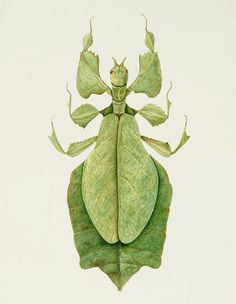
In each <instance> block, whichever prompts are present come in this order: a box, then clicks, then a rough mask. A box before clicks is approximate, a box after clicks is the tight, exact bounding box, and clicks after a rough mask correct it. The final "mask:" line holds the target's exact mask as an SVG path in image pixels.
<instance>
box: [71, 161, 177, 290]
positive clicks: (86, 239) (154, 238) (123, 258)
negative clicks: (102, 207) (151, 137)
mask: <svg viewBox="0 0 236 304" xmlns="http://www.w3.org/2000/svg"><path fill="white" fill-rule="evenodd" d="M153 162H154V164H155V166H156V168H157V172H158V176H159V191H158V196H157V200H156V205H155V209H154V211H153V214H152V216H151V218H150V220H149V222H148V224H147V225H146V227H145V229H144V230H143V232H142V233H141V234H140V235H139V236H138V238H137V239H136V240H135V241H134V242H132V243H130V244H128V245H125V244H122V243H121V242H117V243H116V244H108V243H107V242H106V241H104V239H103V238H102V237H101V236H100V234H99V233H98V232H97V230H96V229H95V227H94V225H93V223H92V221H91V219H90V217H89V215H88V213H87V210H86V208H85V205H84V202H83V197H82V175H83V164H81V165H80V166H79V167H78V168H76V169H75V170H74V171H73V172H72V175H71V179H70V185H69V187H68V192H67V193H68V194H67V198H68V207H69V211H70V218H71V223H72V227H73V231H74V242H75V246H76V248H77V251H78V253H79V255H80V265H81V267H82V268H84V269H88V268H92V267H99V268H100V269H101V270H102V271H103V272H104V273H105V274H107V275H108V277H109V278H110V279H111V280H112V282H113V283H114V284H115V285H116V286H117V288H118V289H119V290H121V289H122V287H123V286H124V285H125V283H126V282H127V281H128V280H129V279H130V278H131V277H132V276H133V275H134V274H135V273H136V272H137V271H139V269H140V268H141V267H142V266H149V267H152V268H159V267H160V265H161V256H162V252H163V246H164V242H165V238H166V225H167V219H168V214H169V207H170V203H171V197H172V187H171V185H170V182H169V179H168V176H167V174H166V171H165V169H164V168H163V167H162V166H161V165H160V164H159V163H158V162H156V161H155V160H153Z"/></svg>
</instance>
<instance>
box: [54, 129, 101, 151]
mask: <svg viewBox="0 0 236 304" xmlns="http://www.w3.org/2000/svg"><path fill="white" fill-rule="evenodd" d="M51 124H52V134H51V135H50V136H48V137H49V139H50V141H51V143H52V144H53V146H54V147H55V148H56V149H57V150H58V151H59V152H61V153H63V154H66V155H68V156H71V157H74V156H77V155H79V154H80V153H82V152H83V151H84V150H86V149H87V148H89V147H90V146H91V145H92V144H93V143H95V142H96V140H97V137H96V136H95V137H90V138H88V139H85V140H83V141H78V142H76V143H72V144H70V146H69V148H68V150H67V152H66V151H65V150H64V149H63V148H62V146H61V144H60V143H59V141H58V138H57V135H56V132H55V129H54V125H53V123H51Z"/></svg>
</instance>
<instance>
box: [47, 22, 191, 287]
mask: <svg viewBox="0 0 236 304" xmlns="http://www.w3.org/2000/svg"><path fill="white" fill-rule="evenodd" d="M145 20H146V27H145V30H146V38H145V43H146V46H147V48H148V51H147V52H146V53H145V54H143V55H140V57H139V72H138V75H137V77H136V79H135V80H134V82H133V83H132V84H131V85H130V86H127V82H128V70H127V68H126V67H125V65H124V62H125V59H124V60H123V61H122V62H121V63H120V64H118V63H117V62H116V60H115V59H114V58H113V61H114V65H113V67H112V68H111V70H110V80H111V88H110V87H109V86H108V85H107V84H106V83H105V82H104V81H103V80H102V79H101V76H100V74H99V57H98V55H95V54H94V53H93V52H91V51H90V50H88V49H89V48H90V47H91V45H92V43H93V36H92V25H91V20H90V32H89V33H88V34H86V35H85V36H84V38H83V50H82V52H81V54H80V61H79V66H78V71H77V80H76V84H77V89H78V92H79V94H80V96H82V97H83V98H88V97H90V95H92V94H103V93H105V92H106V93H108V94H109V95H110V96H111V98H112V102H111V104H110V105H109V106H108V107H106V108H103V109H102V110H98V109H96V108H95V107H94V106H93V105H90V104H84V105H82V106H80V107H78V108H77V109H75V110H72V109H71V107H72V106H71V103H72V96H71V93H70V92H69V90H68V89H67V91H68V93H69V115H70V117H71V119H72V121H73V122H74V123H75V124H78V125H79V126H80V127H83V128H85V127H86V126H87V125H88V124H89V123H90V122H91V121H92V120H93V119H94V118H95V117H97V115H100V114H101V115H102V116H103V120H102V123H101V126H100V130H99V133H98V136H95V137H92V138H89V139H86V140H84V141H80V142H75V143H72V144H71V145H70V146H69V148H68V150H67V151H65V150H64V149H63V148H62V146H61V144H60V143H59V141H58V138H57V135H56V133H55V129H54V126H53V123H52V134H51V135H50V136H49V138H50V140H51V142H52V144H53V145H54V147H55V148H56V149H57V150H58V151H59V152H61V153H63V154H66V155H68V156H71V157H75V156H77V155H79V154H80V153H82V152H83V151H84V150H85V149H87V148H88V147H90V146H91V145H92V144H94V143H96V145H95V148H94V150H93V151H92V152H91V153H90V154H89V156H88V157H87V159H86V160H85V161H84V162H83V163H82V164H80V165H79V166H78V167H77V168H76V169H75V170H74V171H73V172H72V175H71V179H70V184H69V187H68V192H67V198H68V207H69V212H70V218H71V223H72V227H73V231H74V242H75V246H76V248H77V251H78V254H79V256H80V265H81V267H82V268H84V269H88V268H92V267H99V268H100V269H101V270H102V271H103V272H104V273H106V274H107V275H108V277H109V278H110V279H111V280H112V281H113V283H114V284H115V285H116V286H117V288H118V290H121V289H122V287H123V286H124V284H125V283H126V282H127V281H128V280H129V279H130V278H131V276H132V275H134V274H135V273H136V272H137V271H138V270H139V269H140V268H141V267H142V266H150V267H152V268H158V267H160V265H161V257H162V252H163V246H164V242H165V237H166V225H167V219H168V214H169V207H170V203H171V198H172V186H171V184H170V182H169V179H168V175H167V173H166V171H165V169H164V168H163V167H162V166H161V165H160V164H159V162H157V161H156V160H155V159H153V158H152V157H151V156H150V155H149V154H148V152H147V151H146V149H145V147H144V145H143V142H144V143H146V144H147V145H149V146H150V147H151V148H153V149H154V150H155V151H157V152H158V153H159V154H161V155H162V156H164V157H170V156H171V155H173V154H174V153H176V152H177V151H178V150H179V149H180V148H181V147H182V146H183V145H184V144H185V143H186V142H187V141H188V139H189V136H188V135H187V133H186V125H187V118H186V122H185V125H184V129H183V133H182V136H181V138H180V141H179V144H178V145H177V147H176V148H175V149H173V150H172V149H171V146H170V144H169V143H168V142H162V141H159V140H157V139H152V138H149V137H146V136H142V135H141V134H140V132H139V128H138V124H137V122H136V119H135V115H137V114H139V115H141V116H142V117H143V118H145V119H146V120H147V121H148V122H149V123H150V124H151V125H152V126H158V125H160V124H163V123H164V122H165V121H166V120H167V118H168V117H169V111H170V107H171V102H170V100H169V92H170V89H171V87H170V89H169V91H168V92H167V94H166V103H167V106H166V108H167V110H166V112H165V111H163V110H162V109H161V108H160V107H159V106H157V105H156V104H152V103H149V104H147V105H145V106H144V107H143V108H141V109H140V110H137V109H133V108H131V107H129V106H128V105H127V103H126V97H127V96H128V95H129V94H130V93H131V92H134V93H143V94H146V95H147V96H148V97H152V98H153V97H156V96H157V95H158V93H159V92H160V89H161V81H162V79H161V68H160V62H159V58H158V54H157V52H155V51H154V40H155V39H154V35H153V33H151V32H149V31H148V30H147V19H146V18H145ZM171 86H172V85H171Z"/></svg>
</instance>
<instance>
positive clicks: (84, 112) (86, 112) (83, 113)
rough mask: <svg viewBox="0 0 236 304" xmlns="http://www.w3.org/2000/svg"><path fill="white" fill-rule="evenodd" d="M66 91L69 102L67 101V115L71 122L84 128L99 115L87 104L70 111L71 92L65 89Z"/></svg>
mask: <svg viewBox="0 0 236 304" xmlns="http://www.w3.org/2000/svg"><path fill="white" fill-rule="evenodd" d="M66 90H67V92H68V94H69V101H68V107H69V114H70V118H71V119H72V120H73V122H74V123H75V124H77V125H79V126H80V127H82V128H85V127H86V126H87V124H88V123H89V122H90V121H92V120H93V119H94V118H95V117H97V115H98V114H99V113H100V112H99V110H98V109H96V108H95V107H94V106H93V105H90V104H88V103H86V104H84V105H82V106H80V107H78V108H77V109H76V110H74V111H72V110H71V103H72V95H71V92H70V91H69V90H68V88H67V87H66Z"/></svg>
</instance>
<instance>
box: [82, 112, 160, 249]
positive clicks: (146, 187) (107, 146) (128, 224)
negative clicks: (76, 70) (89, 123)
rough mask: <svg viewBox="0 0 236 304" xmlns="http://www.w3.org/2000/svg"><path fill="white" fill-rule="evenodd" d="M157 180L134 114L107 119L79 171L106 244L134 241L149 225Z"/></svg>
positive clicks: (89, 207)
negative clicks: (81, 169) (81, 173)
mask: <svg viewBox="0 0 236 304" xmlns="http://www.w3.org/2000/svg"><path fill="white" fill-rule="evenodd" d="M157 191H158V176H157V173H156V169H155V166H154V164H153V161H152V160H151V158H150V156H149V155H148V153H147V152H146V150H145V149H144V147H143V145H142V142H141V137H140V133H139V130H138V126H137V123H136V121H135V119H134V118H133V116H131V115H128V114H123V115H122V116H121V118H120V120H119V119H118V117H117V116H116V115H114V114H109V115H107V116H106V117H105V118H104V119H103V122H102V125H101V128H100V131H99V135H98V139H97V144H96V147H95V149H94V151H93V152H92V153H91V154H90V155H89V156H88V158H87V160H86V161H85V165H84V173H83V198H84V202H85V206H86V208H87V210H88V213H89V216H90V218H91V220H92V222H93V224H94V225H95V227H96V229H97V230H98V231H99V233H100V234H101V236H102V237H103V238H104V239H105V240H106V241H107V242H108V243H111V244H112V243H115V242H117V241H118V240H121V241H122V242H123V243H125V244H126V243H130V242H132V241H133V240H134V239H135V238H136V237H137V236H138V235H139V234H140V233H141V231H142V230H143V228H144V227H145V225H146V224H147V222H148V220H149V218H150V216H151V214H152V211H153V208H154V205H155V201H156V197H157Z"/></svg>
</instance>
